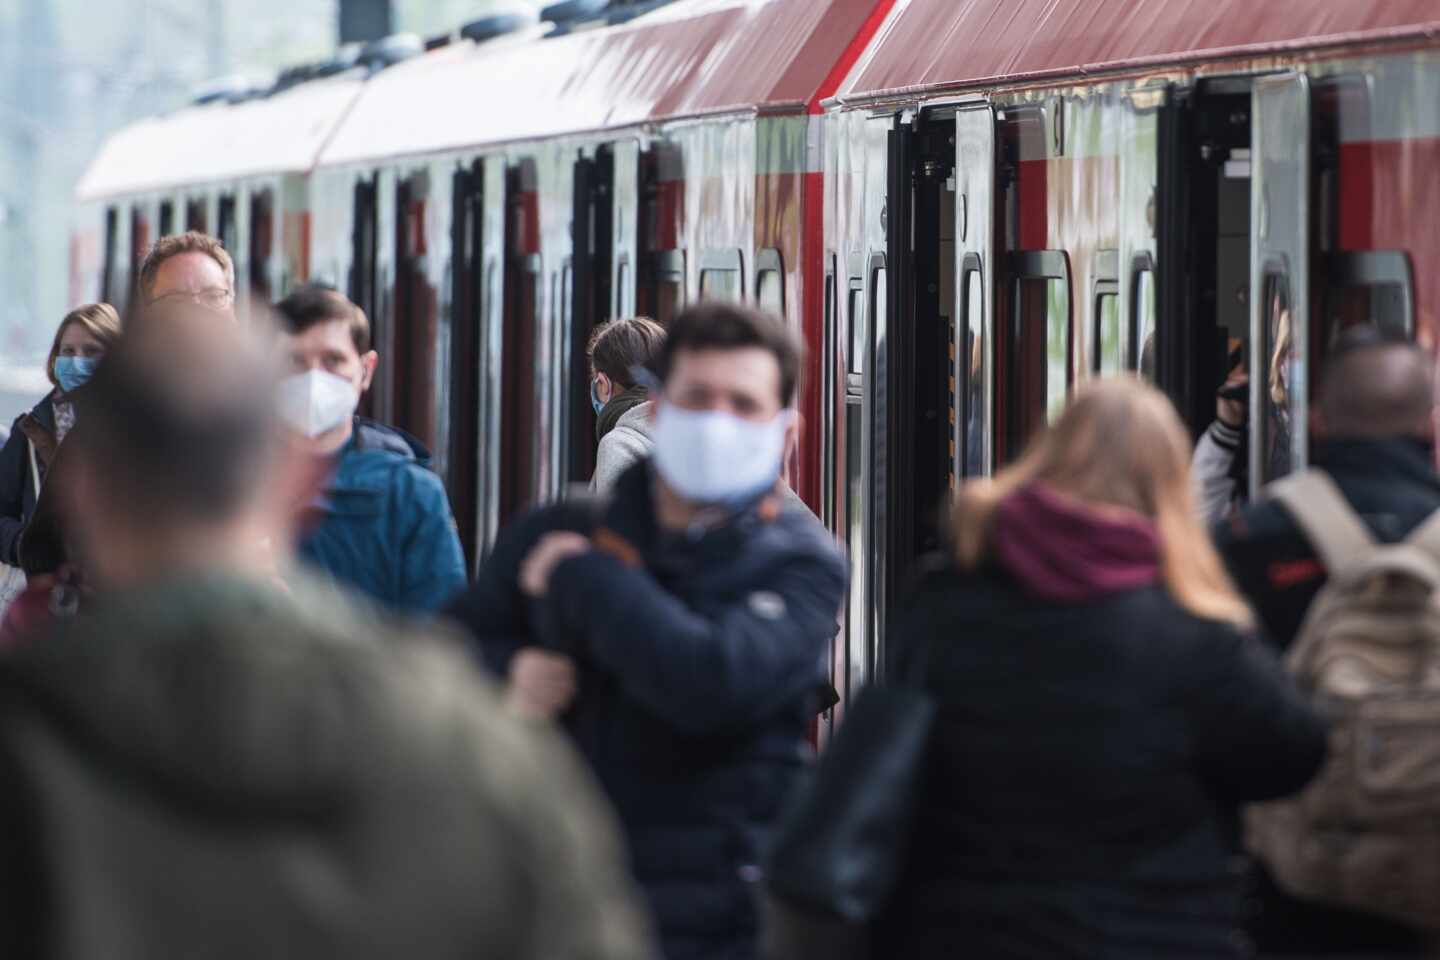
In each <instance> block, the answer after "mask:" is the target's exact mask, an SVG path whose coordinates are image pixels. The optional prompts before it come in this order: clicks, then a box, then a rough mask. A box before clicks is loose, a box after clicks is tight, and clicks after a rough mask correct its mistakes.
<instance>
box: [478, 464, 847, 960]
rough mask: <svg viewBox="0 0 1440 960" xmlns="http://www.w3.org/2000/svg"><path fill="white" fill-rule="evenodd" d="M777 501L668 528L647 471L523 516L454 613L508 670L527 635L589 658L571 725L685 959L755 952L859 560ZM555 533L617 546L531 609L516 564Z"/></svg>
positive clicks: (669, 947)
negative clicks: (767, 889) (708, 523)
mask: <svg viewBox="0 0 1440 960" xmlns="http://www.w3.org/2000/svg"><path fill="white" fill-rule="evenodd" d="M780 503H781V498H779V497H767V498H766V499H765V500H764V501H762V502H761V503H760V504H756V505H755V506H753V507H751V508H750V509H747V510H745V511H743V512H742V513H740V514H738V515H736V516H734V517H731V518H729V519H728V520H726V521H725V522H723V523H722V524H721V525H719V526H714V527H710V528H708V529H704V530H700V529H697V530H696V531H694V533H693V534H692V535H676V534H666V533H663V532H662V531H660V530H659V528H658V526H657V524H656V522H655V519H654V513H653V509H652V506H651V482H650V468H649V465H648V464H646V463H641V464H639V465H637V466H636V467H634V468H632V469H631V470H630V471H628V472H627V473H626V474H624V475H623V476H622V477H621V479H620V482H619V484H618V486H617V487H616V490H615V494H614V499H613V500H612V501H610V502H609V503H607V504H598V503H594V502H581V503H577V502H573V501H572V502H569V503H564V504H558V505H555V506H551V507H546V508H543V509H541V510H538V511H536V512H534V513H531V514H529V515H528V516H526V517H524V518H523V519H521V520H520V521H519V522H517V523H516V524H514V525H513V526H512V527H511V528H510V529H508V530H507V531H506V532H505V533H504V534H503V535H502V536H501V537H500V540H499V542H498V543H497V544H496V546H495V550H494V552H493V554H492V555H491V557H490V559H489V560H488V561H487V563H486V564H485V566H484V568H483V569H482V570H481V572H480V577H479V580H478V582H477V584H476V586H475V587H474V589H473V590H471V591H470V592H469V593H467V594H466V595H465V596H464V597H462V598H461V599H460V600H459V601H458V602H457V603H456V604H455V606H454V607H453V608H452V613H453V614H454V615H455V616H456V617H457V618H458V619H460V620H461V621H462V622H464V623H465V624H466V625H467V626H468V627H469V629H470V631H471V632H472V633H473V634H474V635H475V637H476V638H477V641H478V643H479V647H480V650H481V652H482V654H483V656H484V658H485V660H486V662H487V663H488V664H489V665H490V666H491V667H492V668H493V669H495V670H496V671H498V672H499V673H501V674H502V675H503V674H504V673H505V672H506V671H507V670H508V666H509V660H510V657H511V656H512V655H513V654H514V653H515V651H516V650H518V649H520V648H521V647H523V646H543V647H548V648H551V649H556V650H559V651H560V652H564V653H568V654H570V655H571V656H573V657H574V658H575V659H576V661H577V663H578V664H579V666H580V671H581V673H580V693H579V696H578V698H577V700H576V702H575V704H574V705H573V706H572V708H571V710H570V712H569V713H568V715H567V716H566V717H565V723H566V726H567V727H568V728H569V730H570V731H571V733H572V734H573V736H574V737H575V740H576V742H577V744H578V746H579V747H580V749H581V751H582V752H583V753H584V754H585V756H586V758H587V759H588V760H589V762H590V764H591V766H592V767H593V769H594V771H595V773H596V774H597V776H598V777H599V779H600V781H601V783H602V784H603V785H604V787H605V789H606V791H607V793H608V794H609V796H610V799H611V800H612V801H613V802H614V804H615V807H616V809H617V811H618V812H619V815H620V819H621V821H622V823H623V824H624V827H625V832H626V836H627V838H628V840H629V844H630V852H631V856H632V858H633V861H634V868H635V873H636V877H637V879H638V880H639V881H640V884H641V886H642V887H643V888H644V890H645V892H646V895H647V896H648V898H649V900H650V905H651V908H652V909H653V911H654V913H655V915H656V919H657V921H658V923H659V926H660V931H661V940H662V943H663V945H664V950H665V955H666V957H667V958H669V960H692V958H696V960H698V958H706V960H712V958H723V960H729V958H749V957H753V956H754V955H755V951H756V945H755V939H756V917H755V912H754V907H753V897H754V891H755V889H756V888H755V883H756V881H757V880H758V879H759V870H758V867H757V866H756V865H757V864H758V863H759V862H760V859H761V851H762V848H763V846H764V844H765V841H766V839H767V836H768V833H769V830H770V827H771V825H772V823H773V822H774V821H775V819H776V817H777V815H778V814H779V812H780V809H781V805H782V803H783V801H784V799H785V797H786V795H787V794H788V793H789V792H790V790H791V788H792V787H793V785H794V784H795V781H796V778H797V777H798V776H799V774H800V773H801V771H802V769H803V768H804V766H805V764H806V761H807V758H808V754H809V750H808V745H807V743H806V732H807V729H808V725H809V722H810V720H811V719H812V718H813V716H814V712H815V703H816V695H817V691H818V690H819V689H820V688H821V685H822V684H823V683H824V681H825V679H826V667H825V664H826V650H827V649H828V647H829V645H830V642H831V639H832V637H833V636H834V634H835V624H836V616H837V614H838V612H839V610H840V604H841V601H842V599H843V597H844V593H845V580H846V577H845V564H844V561H843V559H841V556H840V554H839V552H838V551H837V550H836V548H835V546H834V545H833V543H832V541H831V539H830V536H829V534H828V533H827V532H826V531H825V529H824V528H823V527H821V526H820V524H819V523H818V522H817V521H816V520H815V519H814V517H813V516H811V515H810V514H809V513H808V512H807V511H806V510H805V509H804V508H803V507H801V506H798V505H793V504H792V505H791V506H788V507H785V508H780V506H779V505H780ZM554 530H573V531H578V532H581V533H584V534H587V535H592V536H593V537H594V539H595V542H596V543H597V544H599V545H601V546H602V548H603V549H601V550H595V551H592V552H590V553H587V554H584V555H582V556H579V557H575V558H571V559H568V560H566V561H564V562H563V563H561V564H559V565H558V566H557V567H556V568H555V571H554V573H553V574H552V576H551V580H550V590H549V593H548V594H547V595H546V597H545V598H544V599H543V600H541V601H528V600H527V599H526V598H524V597H523V596H522V595H521V594H520V592H519V590H518V588H517V576H518V570H519V566H520V563H521V561H522V560H523V559H524V557H525V555H526V554H527V553H528V552H529V551H530V548H531V547H532V546H533V545H534V544H535V543H536V541H538V540H539V539H540V537H541V536H542V535H543V534H544V533H546V532H549V531H554ZM622 558H623V559H622Z"/></svg>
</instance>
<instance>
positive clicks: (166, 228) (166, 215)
mask: <svg viewBox="0 0 1440 960" xmlns="http://www.w3.org/2000/svg"><path fill="white" fill-rule="evenodd" d="M174 232H175V204H174V203H173V202H172V201H169V200H162V201H161V202H160V236H162V237H168V236H170V235H171V234H172V233H174Z"/></svg>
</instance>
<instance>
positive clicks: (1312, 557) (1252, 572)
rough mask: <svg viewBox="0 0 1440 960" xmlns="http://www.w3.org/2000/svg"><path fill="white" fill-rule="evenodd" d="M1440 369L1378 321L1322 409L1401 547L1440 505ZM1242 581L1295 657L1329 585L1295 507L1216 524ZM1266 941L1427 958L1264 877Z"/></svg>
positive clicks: (1386, 534)
mask: <svg viewBox="0 0 1440 960" xmlns="http://www.w3.org/2000/svg"><path fill="white" fill-rule="evenodd" d="M1435 417H1436V413H1435V396H1434V374H1433V370H1432V366H1431V362H1430V359H1429V357H1428V356H1427V354H1426V352H1425V350H1424V349H1423V348H1421V347H1419V346H1418V345H1416V344H1414V343H1412V342H1410V341H1409V340H1406V339H1404V338H1403V337H1398V336H1396V335H1395V334H1393V333H1386V332H1382V331H1381V330H1379V329H1377V328H1375V327H1372V326H1359V327H1353V328H1351V329H1349V330H1346V331H1345V332H1344V333H1342V334H1341V335H1340V336H1339V337H1338V338H1337V340H1336V342H1335V344H1334V345H1333V346H1332V348H1331V351H1330V354H1329V356H1328V357H1327V358H1326V362H1325V368H1324V370H1323V371H1322V375H1321V378H1320V389H1319V393H1318V396H1317V402H1316V404H1315V406H1314V407H1313V408H1312V411H1311V428H1312V429H1311V434H1312V442H1311V449H1310V461H1311V465H1312V466H1314V467H1317V468H1319V469H1320V470H1321V471H1323V472H1324V473H1325V474H1326V475H1328V476H1329V477H1330V479H1331V480H1332V481H1334V484H1335V486H1336V487H1337V488H1338V490H1339V492H1340V495H1341V496H1342V497H1343V498H1344V499H1345V501H1346V502H1347V503H1348V504H1349V505H1350V507H1351V508H1352V510H1353V511H1354V513H1355V514H1356V515H1357V516H1358V517H1359V518H1360V520H1361V521H1362V522H1363V523H1364V525H1365V528H1366V529H1367V530H1368V531H1369V533H1370V535H1371V536H1372V537H1373V538H1374V539H1375V540H1376V542H1379V543H1395V542H1398V541H1400V540H1403V539H1404V538H1406V537H1407V536H1409V535H1410V534H1411V533H1412V532H1414V531H1415V530H1416V529H1417V528H1418V527H1419V526H1420V524H1422V523H1423V522H1424V521H1425V520H1426V519H1428V518H1429V517H1431V516H1432V515H1434V514H1435V512H1436V511H1437V510H1440V476H1437V474H1436V468H1435ZM1215 540H1216V543H1217V545H1218V547H1219V550H1220V553H1221V556H1222V557H1223V558H1224V560H1225V563H1226V565H1227V567H1228V568H1229V570H1230V574H1231V576H1233V577H1234V579H1235V582H1236V583H1237V584H1238V586H1239V588H1240V590H1241V591H1242V592H1243V593H1244V594H1245V596H1247V597H1248V598H1249V600H1250V602H1251V603H1252V604H1254V606H1255V609H1256V611H1257V612H1258V613H1259V616H1260V620H1261V622H1262V624H1263V625H1264V627H1265V634H1266V636H1267V638H1268V639H1269V640H1270V641H1271V642H1272V643H1273V644H1275V645H1277V646H1278V647H1279V648H1280V649H1281V650H1289V649H1290V648H1291V646H1292V644H1293V643H1294V641H1295V639H1296V637H1297V635H1298V634H1299V632H1300V629H1301V625H1302V623H1303V622H1304V620H1305V617H1306V614H1307V613H1308V611H1309V609H1310V606H1311V604H1312V603H1313V601H1314V600H1315V598H1316V596H1317V594H1318V593H1319V592H1320V590H1321V588H1322V587H1323V586H1324V585H1325V584H1326V582H1327V581H1328V579H1329V573H1330V571H1329V570H1327V569H1326V566H1325V565H1324V564H1323V563H1322V562H1321V560H1320V557H1319V554H1318V552H1317V550H1316V547H1315V546H1314V545H1313V544H1312V543H1311V542H1310V540H1309V538H1307V536H1306V535H1305V534H1304V533H1303V532H1302V530H1301V527H1300V525H1299V524H1298V522H1297V521H1296V520H1295V518H1294V517H1293V516H1292V515H1291V514H1290V512H1289V511H1288V509H1287V508H1286V507H1284V506H1282V505H1281V504H1280V502H1278V501H1277V500H1274V499H1262V500H1259V501H1257V502H1255V503H1253V504H1252V505H1250V506H1249V507H1247V508H1246V509H1244V510H1242V511H1240V512H1239V513H1236V514H1234V515H1233V516H1231V517H1230V518H1229V519H1228V520H1226V521H1223V522H1221V523H1220V524H1219V525H1217V526H1216V528H1215ZM1258 893H1259V901H1260V905H1261V910H1260V912H1259V915H1258V917H1257V919H1256V922H1255V929H1254V938H1255V940H1256V943H1257V945H1258V946H1259V947H1260V948H1261V949H1262V950H1263V951H1264V952H1266V953H1267V954H1274V955H1286V954H1298V955H1303V956H1367V957H1368V956H1377V955H1384V956H1410V955H1423V951H1424V949H1425V946H1424V943H1423V939H1422V935H1421V934H1420V933H1418V932H1417V931H1415V930H1412V929H1409V928H1407V927H1405V926H1403V925H1400V924H1396V923H1391V922H1389V921H1386V920H1381V919H1379V918H1377V917H1373V916H1371V915H1369V914H1367V913H1360V912H1355V911H1349V910H1342V909H1339V908H1331V907H1322V906H1318V905H1315V904H1312V903H1308V902H1302V901H1300V900H1296V899H1294V898H1292V897H1289V896H1288V895H1285V894H1283V893H1281V892H1280V891H1279V890H1278V889H1277V888H1276V887H1275V886H1274V884H1273V883H1272V882H1271V881H1270V878H1269V877H1268V875H1265V874H1263V873H1262V874H1261V875H1260V878H1259V887H1258Z"/></svg>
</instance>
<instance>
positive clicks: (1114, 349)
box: [1095, 293, 1125, 377]
mask: <svg viewBox="0 0 1440 960" xmlns="http://www.w3.org/2000/svg"><path fill="white" fill-rule="evenodd" d="M1095 347H1096V356H1095V363H1096V370H1098V371H1099V373H1100V375H1101V376H1102V377H1108V376H1113V375H1114V374H1117V373H1120V372H1121V371H1123V370H1124V369H1125V352H1124V351H1125V343H1124V338H1123V337H1122V335H1121V332H1120V296H1119V295H1118V294H1114V293H1102V294H1101V295H1100V296H1098V297H1096V298H1095Z"/></svg>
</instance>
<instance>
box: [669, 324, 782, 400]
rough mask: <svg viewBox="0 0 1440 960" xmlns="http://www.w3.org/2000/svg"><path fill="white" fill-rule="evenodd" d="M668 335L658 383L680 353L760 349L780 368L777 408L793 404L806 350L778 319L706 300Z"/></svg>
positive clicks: (671, 327)
mask: <svg viewBox="0 0 1440 960" xmlns="http://www.w3.org/2000/svg"><path fill="white" fill-rule="evenodd" d="M667 334H668V335H667V336H666V338H665V343H664V344H663V345H662V346H661V348H660V355H659V357H658V358H657V360H656V372H657V373H658V374H659V375H660V379H661V380H664V379H666V378H667V377H669V376H670V370H671V368H672V367H673V366H674V364H675V356H676V354H679V353H681V352H683V351H686V350H690V351H699V350H740V349H742V348H745V347H759V348H761V349H762V350H765V351H767V352H769V353H770V354H771V355H773V356H774V357H775V362H776V363H778V364H779V365H780V405H781V406H782V407H788V406H789V405H790V404H791V403H792V402H793V401H794V399H795V387H796V386H797V385H798V384H799V382H800V364H801V362H802V360H803V358H804V355H805V348H804V346H802V345H801V343H800V341H799V339H797V338H796V336H795V335H794V334H793V333H791V332H790V329H789V328H788V327H786V326H785V324H784V323H782V322H781V321H780V320H779V319H778V318H776V317H773V316H771V315H770V314H768V313H762V312H761V311H759V310H752V309H751V308H750V307H744V306H741V305H739V304H736V303H724V302H721V301H716V300H707V301H704V302H702V303H700V304H699V305H698V306H694V307H691V308H690V309H688V310H686V311H685V312H684V313H682V314H680V315H679V316H678V317H676V318H675V319H674V320H673V321H671V323H670V327H669V330H668V331H667Z"/></svg>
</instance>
